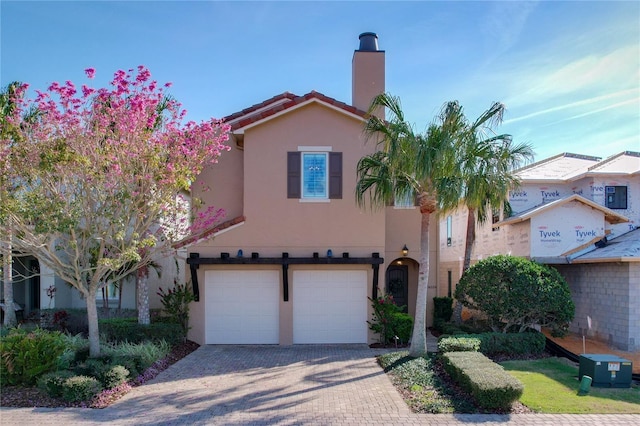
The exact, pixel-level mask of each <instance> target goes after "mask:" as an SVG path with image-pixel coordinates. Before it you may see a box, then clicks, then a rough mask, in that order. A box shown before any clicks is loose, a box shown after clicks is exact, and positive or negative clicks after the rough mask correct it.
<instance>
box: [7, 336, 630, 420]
mask: <svg viewBox="0 0 640 426" xmlns="http://www.w3.org/2000/svg"><path fill="white" fill-rule="evenodd" d="M377 353H379V351H376V350H372V349H369V348H368V347H367V346H366V345H296V346H286V347H281V346H222V345H213V346H212V345H209V346H202V347H200V348H199V349H198V350H197V351H195V352H193V353H192V354H190V355H189V356H187V357H186V358H184V359H182V360H180V361H179V362H177V363H176V364H174V365H173V366H171V367H170V368H169V369H167V370H166V371H164V372H162V373H161V374H160V375H158V377H156V378H155V379H154V380H152V381H150V382H148V383H147V384H145V385H143V386H140V387H137V388H135V389H133V390H132V391H131V392H130V393H128V394H127V395H125V396H124V397H123V398H122V399H121V400H119V401H118V402H116V403H115V404H113V405H111V406H110V407H108V408H105V409H103V410H92V409H77V408H74V409H64V408H60V409H45V408H34V409H17V408H3V409H2V411H1V412H0V423H1V424H2V425H13V424H16V425H17V424H20V425H25V424H33V425H74V424H91V425H98V424H105V423H109V424H114V425H182V424H185V425H186V424H196V425H205V424H214V425H218V424H219V425H246V424H250V425H254V424H255V425H270V424H279V425H302V424H313V425H316V424H317V425H325V424H326V425H444V426H447V425H457V424H467V423H481V424H483V425H512V424H513V425H531V426H536V425H540V426H542V425H553V426H558V425H576V426H578V425H602V424H612V425H634V426H636V425H638V424H640V415H638V416H635V415H581V416H574V415H541V414H523V415H442V414H437V415H429V414H414V413H412V412H411V411H410V410H409V408H408V407H407V405H406V404H405V403H404V401H403V400H402V397H401V396H400V394H398V392H397V391H396V390H395V388H394V387H393V385H392V384H391V382H390V380H389V378H388V377H387V376H386V374H385V373H384V372H383V371H382V370H381V369H380V367H379V366H378V365H377V363H376V361H375V355H376V354H377Z"/></svg>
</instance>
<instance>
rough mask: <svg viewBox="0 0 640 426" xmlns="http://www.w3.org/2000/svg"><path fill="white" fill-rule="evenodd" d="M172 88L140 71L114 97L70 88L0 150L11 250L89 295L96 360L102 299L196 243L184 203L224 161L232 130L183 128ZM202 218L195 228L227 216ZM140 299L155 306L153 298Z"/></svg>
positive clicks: (117, 83) (1, 208) (124, 78)
mask: <svg viewBox="0 0 640 426" xmlns="http://www.w3.org/2000/svg"><path fill="white" fill-rule="evenodd" d="M94 73H95V70H93V69H91V68H90V69H87V70H86V74H87V76H88V77H89V78H90V79H91V78H93V75H94ZM166 87H169V84H166V85H164V86H162V87H160V86H159V85H158V84H157V82H156V81H153V80H152V79H151V74H150V72H149V71H148V70H147V69H146V68H145V67H143V66H140V67H138V69H137V70H129V72H125V71H118V72H116V73H115V75H114V78H113V81H112V82H111V87H110V88H100V89H94V88H92V87H89V86H87V85H83V86H82V88H81V90H80V93H78V91H77V90H76V87H75V86H74V84H73V83H72V82H70V81H67V82H65V83H64V84H58V83H53V84H52V85H51V86H50V87H49V88H48V90H46V91H43V92H40V91H36V93H37V96H36V98H35V99H34V100H30V99H27V98H25V97H20V98H18V99H17V100H16V103H17V105H18V107H17V108H15V113H13V114H12V116H11V117H10V118H9V121H10V122H12V123H13V124H14V128H19V129H20V133H21V137H19V138H11V139H9V138H3V140H2V142H0V152H1V153H2V155H0V158H3V160H2V161H0V177H1V181H2V182H4V183H5V184H6V185H7V186H8V188H6V191H5V192H6V193H7V194H8V199H10V202H8V203H0V221H5V222H8V221H10V223H11V224H12V227H13V228H12V229H13V231H14V232H13V234H14V235H13V240H12V243H13V246H14V248H15V249H16V250H18V251H20V252H24V253H29V254H32V255H34V256H35V257H37V258H38V260H39V261H40V262H41V263H43V264H45V265H46V266H47V267H49V268H50V269H52V270H53V272H54V273H55V274H56V275H57V276H59V277H60V278H62V279H64V280H65V281H67V282H68V283H69V284H71V285H72V286H73V287H75V288H76V289H77V290H78V291H79V292H80V293H81V294H82V296H83V297H84V299H85V301H86V304H87V315H88V323H89V342H90V353H91V356H97V355H98V354H99V352H100V346H99V340H98V336H99V334H98V316H97V306H96V295H97V294H98V292H99V291H101V289H102V288H104V287H105V286H107V285H108V284H110V283H112V282H117V281H119V280H121V279H122V278H123V277H125V276H127V275H130V274H132V273H137V274H138V276H140V275H143V276H146V270H147V268H148V266H149V265H150V264H152V261H153V259H155V258H157V257H159V256H164V255H168V254H171V253H172V252H171V243H172V242H173V241H174V240H175V239H178V238H180V237H183V236H184V234H185V233H187V232H189V224H190V220H189V218H188V215H187V213H188V211H189V205H188V203H186V202H185V199H184V194H188V191H189V187H190V185H191V183H192V182H194V181H195V179H196V176H197V175H198V174H199V173H200V172H201V171H202V170H203V168H204V167H205V166H207V165H209V164H211V163H215V162H216V161H217V158H218V157H219V156H220V154H221V153H222V152H223V151H225V150H228V147H227V146H226V141H227V139H228V131H229V127H228V126H227V125H226V124H224V123H222V122H220V121H218V120H215V119H211V120H209V121H205V122H201V123H195V122H193V121H189V122H184V117H185V113H186V112H185V111H184V110H183V109H182V108H181V105H180V104H179V103H178V102H176V101H175V100H173V99H172V98H171V97H169V96H167V95H166V93H165V88H166ZM25 89H26V86H23V87H22V88H21V90H22V91H24V90H25ZM33 107H35V108H36V109H37V111H38V114H37V116H38V117H37V119H36V120H31V121H29V122H26V121H24V120H23V119H22V118H21V112H22V111H25V110H29V109H30V108H33ZM207 212H208V215H207V216H206V217H204V216H201V217H199V220H198V221H196V222H197V223H194V224H193V226H195V227H196V228H198V227H201V226H203V225H202V223H209V222H210V221H215V220H216V219H217V218H218V217H219V215H220V211H219V210H216V209H209V210H207ZM0 226H2V223H0ZM0 238H1V237H0ZM140 297H142V298H146V300H147V303H148V294H141V295H139V298H140ZM147 310H148V304H147Z"/></svg>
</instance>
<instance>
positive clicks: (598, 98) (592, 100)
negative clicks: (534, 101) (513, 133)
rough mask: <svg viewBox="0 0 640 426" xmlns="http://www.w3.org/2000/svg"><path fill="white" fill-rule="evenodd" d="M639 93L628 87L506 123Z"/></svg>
mask: <svg viewBox="0 0 640 426" xmlns="http://www.w3.org/2000/svg"><path fill="white" fill-rule="evenodd" d="M637 93H638V90H637V89H628V90H620V91H618V92H614V93H608V94H606V95H601V96H594V97H592V98H588V99H582V100H580V101H576V102H569V103H567V104H563V105H558V106H554V107H551V108H545V109H543V110H540V111H536V112H532V113H529V114H526V115H523V116H521V117H516V118H511V119H508V120H505V121H504V124H510V123H516V122H518V121H522V120H527V119H529V118H533V117H537V116H540V115H544V114H549V113H552V112H557V111H562V110H566V109H570V108H576V107H580V106H584V105H591V104H595V103H598V102H602V101H605V100H609V99H613V98H618V97H622V96H626V95H630V94H637ZM638 99H639V98H638V97H637V96H636V97H634V98H633V99H629V100H626V101H623V102H621V103H620V102H619V103H616V104H613V105H611V106H608V107H605V108H603V109H599V110H595V111H594V113H595V112H598V111H604V110H606V109H611V108H615V107H616V106H619V105H623V104H627V103H631V102H638ZM585 115H586V114H585ZM577 117H579V116H575V118H577Z"/></svg>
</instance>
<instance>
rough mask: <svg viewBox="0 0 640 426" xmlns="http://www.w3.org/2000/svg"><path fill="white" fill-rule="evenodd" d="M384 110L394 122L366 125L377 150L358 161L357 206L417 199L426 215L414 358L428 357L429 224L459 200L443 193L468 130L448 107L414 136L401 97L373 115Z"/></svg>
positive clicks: (380, 103)
mask: <svg viewBox="0 0 640 426" xmlns="http://www.w3.org/2000/svg"><path fill="white" fill-rule="evenodd" d="M380 107H384V108H386V109H387V112H388V114H389V119H388V120H386V121H385V120H383V119H381V118H379V117H377V116H375V115H373V114H371V116H370V118H369V119H368V120H367V123H366V124H365V134H366V135H367V137H368V138H369V139H374V140H375V143H376V145H377V148H378V150H377V151H376V152H374V153H373V154H371V155H367V156H365V157H363V158H361V159H360V161H359V162H358V170H357V173H358V182H357V185H356V201H357V203H358V205H360V206H364V205H366V204H368V205H369V206H370V207H371V208H383V207H384V206H386V205H387V204H389V203H391V202H392V201H393V200H394V198H395V197H396V196H399V197H406V196H410V195H412V194H416V195H417V200H418V205H419V207H420V214H421V222H420V261H419V264H420V274H419V281H418V294H417V301H416V309H415V321H414V327H413V333H412V337H411V347H410V348H409V354H410V355H411V356H414V357H418V356H424V355H426V352H427V338H426V318H427V316H426V314H427V288H428V282H427V280H428V276H429V222H430V219H431V214H432V213H434V212H436V211H437V210H438V209H439V208H445V209H446V208H451V206H454V205H457V202H458V200H459V199H460V197H459V195H458V194H457V193H456V191H455V190H453V188H447V190H446V191H443V190H442V185H446V184H447V183H448V182H446V177H447V176H449V175H450V174H452V173H453V170H454V168H455V166H456V164H455V161H456V156H455V141H456V140H457V138H458V133H459V131H460V129H462V128H463V127H462V126H461V123H460V122H459V117H457V116H456V114H457V110H456V108H453V107H452V105H451V104H447V105H445V107H444V108H443V110H442V112H441V114H440V115H439V116H438V119H437V121H436V123H434V124H432V125H430V126H429V128H428V129H427V131H426V133H425V134H424V135H422V134H416V133H415V132H414V131H413V128H412V126H411V125H410V124H409V123H408V122H407V121H406V119H405V118H404V113H403V112H402V107H401V105H400V100H399V99H398V98H397V97H393V96H391V95H389V94H386V93H383V94H381V95H378V96H377V97H376V98H374V100H373V102H372V104H371V107H370V108H369V113H372V112H373V111H374V110H376V109H378V108H380ZM442 195H445V196H446V198H443V197H442Z"/></svg>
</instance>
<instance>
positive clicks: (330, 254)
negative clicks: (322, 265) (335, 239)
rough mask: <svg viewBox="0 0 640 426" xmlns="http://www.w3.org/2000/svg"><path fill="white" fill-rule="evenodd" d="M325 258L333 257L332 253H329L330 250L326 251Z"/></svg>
mask: <svg viewBox="0 0 640 426" xmlns="http://www.w3.org/2000/svg"><path fill="white" fill-rule="evenodd" d="M327 257H333V251H331V249H329V250H327Z"/></svg>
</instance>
